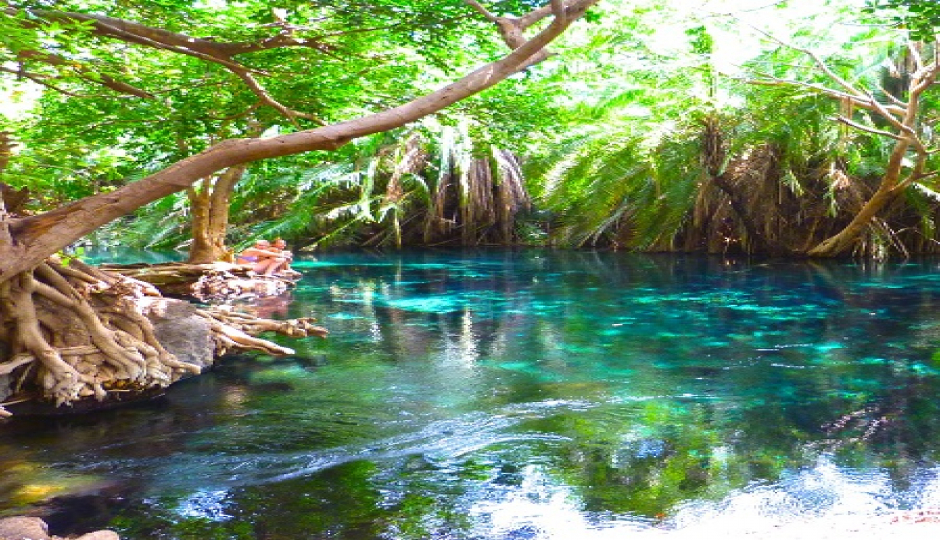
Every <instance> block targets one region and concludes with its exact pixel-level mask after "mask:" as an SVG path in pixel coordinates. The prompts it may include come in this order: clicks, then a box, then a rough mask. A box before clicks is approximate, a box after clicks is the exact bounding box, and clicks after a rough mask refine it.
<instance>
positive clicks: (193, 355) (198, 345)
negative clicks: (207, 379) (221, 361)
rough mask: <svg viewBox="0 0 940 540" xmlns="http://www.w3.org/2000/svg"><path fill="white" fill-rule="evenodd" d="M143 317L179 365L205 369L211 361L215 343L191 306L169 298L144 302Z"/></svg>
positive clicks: (209, 329) (204, 321) (194, 308)
mask: <svg viewBox="0 0 940 540" xmlns="http://www.w3.org/2000/svg"><path fill="white" fill-rule="evenodd" d="M147 300H148V301H149V304H148V305H147V306H146V309H145V310H144V314H145V315H146V316H147V318H148V319H150V322H152V323H153V330H154V335H155V336H156V338H157V341H159V342H160V344H161V345H163V347H164V348H165V349H166V350H167V351H169V352H170V353H172V354H174V355H175V356H176V358H177V359H178V360H180V361H182V362H187V363H190V364H195V365H197V366H200V367H202V368H203V369H205V368H206V367H209V366H211V365H212V363H213V361H214V359H215V341H214V340H213V339H212V329H211V326H210V323H209V320H208V319H206V318H205V317H202V316H200V315H199V314H198V313H197V308H196V306H195V305H194V304H192V303H190V302H187V301H185V300H176V299H173V298H161V297H156V298H148V299H147Z"/></svg>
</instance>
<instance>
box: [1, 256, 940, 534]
mask: <svg viewBox="0 0 940 540" xmlns="http://www.w3.org/2000/svg"><path fill="white" fill-rule="evenodd" d="M295 267H296V268H297V269H298V270H300V271H301V272H303V274H304V277H303V279H302V280H301V281H300V282H299V283H298V286H297V287H296V288H295V289H293V290H292V291H291V292H290V293H289V294H288V295H285V296H284V297H282V298H274V299H266V300H264V301H255V302H244V303H243V304H242V307H243V308H244V309H246V310H252V311H254V312H256V313H260V314H263V315H266V316H270V317H273V318H281V317H299V316H314V317H316V318H317V319H318V320H319V322H320V324H322V325H323V326H325V327H327V328H328V329H329V330H330V333H331V334H330V336H329V337H328V338H327V339H325V340H323V339H319V338H311V339H304V340H291V339H287V338H284V339H282V338H276V340H277V341H279V342H281V343H283V344H285V345H287V346H290V347H293V348H294V349H296V355H294V356H290V357H286V358H273V357H267V356H258V355H244V356H235V357H228V358H225V359H223V360H222V361H221V362H220V363H219V365H218V366H217V367H216V368H215V369H214V370H212V371H210V372H208V373H206V374H204V375H201V376H199V377H196V378H192V379H189V380H186V381H183V382H181V383H178V384H176V385H174V386H173V387H171V388H170V389H169V390H168V392H167V394H166V396H165V397H163V398H161V399H158V400H155V401H153V402H148V403H146V404H141V405H137V406H133V407H128V408H124V409H119V410H113V411H107V412H101V413H96V414H93V415H86V416H71V417H62V418H52V419H48V418H47V419H27V418H21V419H16V420H15V421H13V422H10V423H9V424H7V425H6V426H3V427H0V516H2V515H18V514H26V513H39V514H41V515H45V516H46V517H47V519H48V520H49V521H50V523H51V524H52V525H53V527H54V529H57V530H59V531H63V532H69V531H78V530H90V529H94V528H102V527H107V528H111V529H114V530H116V531H118V532H119V533H120V534H121V536H122V538H124V539H129V540H135V539H145V540H150V539H199V540H208V539H292V540H295V539H349V540H354V539H355V540H359V539H396V540H411V539H453V540H458V539H480V540H483V539H486V540H502V539H507V540H508V539H516V540H521V539H555V538H577V539H578V540H593V539H601V538H605V539H606V538H626V537H629V538H634V537H644V535H650V536H653V535H664V534H667V533H669V532H670V531H672V532H681V531H683V530H696V528H702V527H707V526H711V525H714V526H716V527H717V526H720V530H722V531H725V532H726V533H727V531H732V532H733V531H735V530H741V531H744V530H745V529H747V528H748V527H774V526H784V525H786V524H787V523H790V522H792V521H794V520H818V521H819V522H820V523H828V524H832V523H839V522H844V521H852V520H856V519H859V518H871V517H872V516H875V517H879V516H881V517H885V519H887V518H888V517H890V516H891V515H896V513H897V512H902V511H910V510H927V511H930V510H931V509H934V508H940V466H938V463H940V261H938V260H925V261H905V262H888V263H883V264H871V263H864V264H863V263H846V262H812V263H811V262H778V261H745V260H733V259H722V258H707V257H699V256H675V255H638V254H626V253H610V252H584V251H580V252H553V251H547V250H534V249H533V250H515V251H512V250H508V251H507V250H479V251H426V252H406V253H400V254H399V253H395V254H368V253H326V254H318V255H316V256H307V257H306V258H305V259H303V260H301V261H299V262H298V263H296V265H295ZM840 520H841V521H840ZM755 524H756V525H755ZM54 532H55V531H54Z"/></svg>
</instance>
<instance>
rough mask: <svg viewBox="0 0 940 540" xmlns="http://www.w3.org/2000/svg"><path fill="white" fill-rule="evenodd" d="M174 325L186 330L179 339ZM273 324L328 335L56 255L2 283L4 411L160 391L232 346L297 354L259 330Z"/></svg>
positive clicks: (83, 404) (302, 323)
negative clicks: (174, 294)
mask: <svg viewBox="0 0 940 540" xmlns="http://www.w3.org/2000/svg"><path fill="white" fill-rule="evenodd" d="M174 325H175V326H176V327H177V330H176V332H177V333H178V332H179V328H182V329H183V331H184V332H189V333H188V334H186V333H184V335H183V336H182V338H181V339H177V340H175V341H174V340H173V339H171V338H170V337H169V336H170V335H171V334H172V333H173V331H172V330H171V327H172V326H174ZM267 331H274V332H279V333H282V334H285V335H289V336H292V337H304V336H319V337H325V336H326V334H327V331H326V329H324V328H322V327H319V326H316V325H315V324H313V320H312V319H295V320H289V321H270V320H265V319H259V318H257V317H253V316H251V315H248V314H242V313H237V312H234V311H233V310H231V309H223V308H212V309H199V308H197V307H196V306H194V305H192V304H190V303H189V302H185V301H182V300H173V299H169V298H165V297H163V296H162V295H161V294H160V292H159V291H158V290H157V289H156V288H155V287H154V286H153V285H151V284H149V283H146V282H143V281H140V280H137V279H133V278H130V277H127V276H124V275H120V274H115V273H111V272H107V271H104V270H102V269H100V268H95V267H91V266H89V265H87V264H84V263H82V262H81V261H78V260H72V261H70V263H69V264H67V265H66V264H63V263H62V262H61V261H59V260H57V259H50V260H49V261H47V262H45V263H43V264H41V265H40V266H38V267H37V268H36V269H35V270H34V271H32V272H27V273H23V274H21V275H19V276H17V278H15V279H11V280H9V281H6V282H4V283H2V284H0V417H5V416H9V414H10V412H9V411H8V410H7V408H5V406H7V405H11V406H12V407H10V409H16V408H17V407H22V408H25V406H21V404H23V403H33V404H35V403H41V404H48V405H51V406H53V407H72V408H75V409H86V408H88V406H89V404H90V405H91V407H94V406H95V404H107V403H111V402H120V401H127V400H128V399H130V398H135V397H147V396H153V395H155V394H159V393H160V392H161V391H162V389H164V388H166V387H167V386H169V385H170V384H172V383H174V382H176V381H178V380H180V379H182V378H184V377H188V376H192V375H195V374H198V373H200V372H202V370H203V369H204V368H205V367H207V366H208V365H211V364H212V362H213V360H214V359H215V358H217V357H219V356H221V355H222V354H226V353H231V352H241V351H260V352H263V353H266V354H272V355H286V354H292V353H293V351H292V350H291V349H289V348H287V347H283V346H281V345H278V344H276V343H273V342H271V341H268V340H265V339H260V338H257V337H256V334H258V333H260V332H267ZM200 340H201V341H200Z"/></svg>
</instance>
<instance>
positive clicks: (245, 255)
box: [235, 240, 288, 276]
mask: <svg viewBox="0 0 940 540" xmlns="http://www.w3.org/2000/svg"><path fill="white" fill-rule="evenodd" d="M235 262H236V264H245V265H251V270H252V272H254V273H256V274H261V275H263V276H276V275H277V273H278V271H280V270H282V269H284V268H285V267H286V266H287V264H288V259H287V258H286V257H283V256H282V255H281V252H279V251H275V250H274V249H273V248H272V246H271V242H268V241H267V240H258V241H256V242H255V245H253V246H251V247H249V248H247V249H245V250H244V251H242V252H241V253H240V254H239V255H238V259H236V260H235Z"/></svg>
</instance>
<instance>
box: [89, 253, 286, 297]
mask: <svg viewBox="0 0 940 540" xmlns="http://www.w3.org/2000/svg"><path fill="white" fill-rule="evenodd" d="M102 268H103V269H106V270H108V271H109V272H115V273H118V274H121V275H124V276H128V277H132V278H135V279H138V280H141V281H145V282H147V283H150V284H152V285H154V286H155V287H158V288H159V289H160V290H161V291H163V293H164V294H176V295H183V296H191V297H193V298H196V299H198V300H201V301H220V300H222V301H230V300H234V299H236V298H243V297H249V296H275V295H278V294H282V293H284V292H285V291H287V289H288V288H290V287H291V286H293V284H294V280H295V278H296V277H298V276H299V274H295V275H292V276H289V277H268V276H259V275H256V274H254V273H252V272H251V271H250V267H249V266H245V265H238V264H231V263H225V262H214V263H206V264H191V263H162V264H129V265H123V264H111V265H102Z"/></svg>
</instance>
